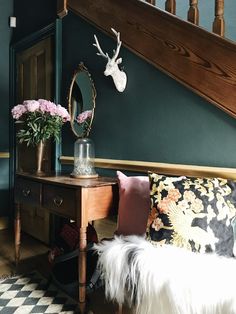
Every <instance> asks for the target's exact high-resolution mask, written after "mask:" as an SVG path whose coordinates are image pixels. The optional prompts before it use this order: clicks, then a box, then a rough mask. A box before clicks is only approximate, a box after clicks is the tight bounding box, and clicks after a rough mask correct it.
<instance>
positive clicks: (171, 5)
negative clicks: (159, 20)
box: [165, 0, 176, 14]
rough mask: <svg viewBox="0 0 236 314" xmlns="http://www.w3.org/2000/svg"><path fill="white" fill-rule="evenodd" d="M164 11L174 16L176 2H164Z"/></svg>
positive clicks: (172, 0)
mask: <svg viewBox="0 0 236 314" xmlns="http://www.w3.org/2000/svg"><path fill="white" fill-rule="evenodd" d="M165 10H166V11H168V12H170V13H172V14H175V13H176V1H175V0H166V2H165Z"/></svg>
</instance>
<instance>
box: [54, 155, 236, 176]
mask: <svg viewBox="0 0 236 314" xmlns="http://www.w3.org/2000/svg"><path fill="white" fill-rule="evenodd" d="M60 162H61V163H62V164H73V163H74V157H71V156H61V157H60ZM95 166H96V167H97V168H105V169H116V170H127V171H134V172H147V171H153V172H158V173H160V174H166V175H186V176H193V177H221V178H227V179H235V180H236V169H235V168H222V167H208V166H196V165H184V164H169V163H159V162H150V161H136V160H119V159H102V158H95Z"/></svg>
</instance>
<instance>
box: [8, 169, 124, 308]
mask: <svg viewBox="0 0 236 314" xmlns="http://www.w3.org/2000/svg"><path fill="white" fill-rule="evenodd" d="M14 196H15V204H16V206H15V260H16V265H18V263H19V261H20V234H21V222H20V207H21V205H22V204H30V205H33V206H35V207H40V208H43V209H45V210H49V211H50V212H52V213H54V214H56V215H60V216H63V217H66V218H70V219H73V220H75V221H76V223H77V226H78V227H79V228H80V240H79V247H78V249H79V259H78V280H79V291H78V292H79V304H80V311H81V313H84V312H85V304H86V303H85V302H86V247H87V235H86V231H87V226H88V222H89V221H93V220H97V219H102V218H106V217H108V216H109V215H110V214H111V213H112V212H113V210H115V209H116V208H117V199H118V186H117V181H116V179H114V178H110V177H98V178H96V179H74V178H70V176H69V175H68V176H65V175H55V174H53V175H44V176H37V175H32V174H27V173H17V174H16V180H15V192H14Z"/></svg>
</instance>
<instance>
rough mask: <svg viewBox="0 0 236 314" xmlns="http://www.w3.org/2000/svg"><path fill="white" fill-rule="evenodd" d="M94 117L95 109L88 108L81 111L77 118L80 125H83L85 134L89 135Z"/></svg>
mask: <svg viewBox="0 0 236 314" xmlns="http://www.w3.org/2000/svg"><path fill="white" fill-rule="evenodd" d="M92 117H93V111H92V110H86V111H83V112H81V113H80V114H79V115H78V117H77V118H76V121H77V122H78V124H80V126H81V127H82V130H83V136H82V137H85V136H88V134H89V132H90V129H91V119H92Z"/></svg>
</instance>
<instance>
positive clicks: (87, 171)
mask: <svg viewBox="0 0 236 314" xmlns="http://www.w3.org/2000/svg"><path fill="white" fill-rule="evenodd" d="M94 158H95V153H94V144H93V141H92V140H91V139H90V138H79V139H78V140H77V141H75V143H74V170H73V172H72V174H71V175H72V177H75V178H96V177H98V174H97V173H96V171H95V168H94Z"/></svg>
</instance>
